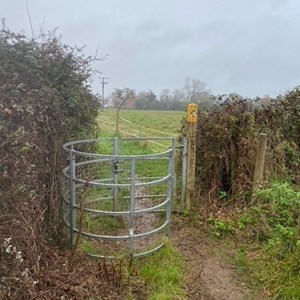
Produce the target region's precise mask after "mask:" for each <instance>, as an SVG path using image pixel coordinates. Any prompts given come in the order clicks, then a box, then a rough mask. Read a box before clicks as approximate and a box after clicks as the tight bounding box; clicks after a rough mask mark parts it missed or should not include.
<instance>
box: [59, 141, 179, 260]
mask: <svg viewBox="0 0 300 300" xmlns="http://www.w3.org/2000/svg"><path fill="white" fill-rule="evenodd" d="M150 142H154V143H158V142H159V143H162V144H164V145H165V147H166V151H164V152H161V153H149V147H147V144H149V143H150ZM174 143H175V141H174V139H173V138H151V139H149V138H139V139H134V138H126V139H121V138H108V139H94V140H81V141H74V142H69V143H66V144H64V146H63V148H64V150H65V151H67V153H68V157H69V164H68V166H67V167H65V169H64V171H63V195H64V202H63V214H64V221H65V223H66V224H67V226H68V227H69V230H70V242H71V246H72V247H73V246H74V244H75V242H76V239H78V241H77V243H76V244H78V247H79V248H80V249H82V250H83V251H84V252H86V253H87V254H89V255H91V256H93V257H99V258H101V257H108V258H114V257H119V256H122V255H127V256H128V255H129V256H130V257H143V256H146V255H148V254H151V253H153V252H155V251H157V250H159V249H160V248H161V247H162V246H163V245H164V242H165V239H166V237H167V236H168V233H169V230H170V218H171V205H172V204H171V203H172V196H173V192H174V184H175V179H174V177H175V163H174V160H175V146H174ZM141 151H143V154H142V155H140V154H139V155H135V154H134V153H140V152H141Z"/></svg>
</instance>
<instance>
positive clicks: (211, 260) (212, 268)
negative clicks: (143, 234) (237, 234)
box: [171, 218, 254, 300]
mask: <svg viewBox="0 0 300 300" xmlns="http://www.w3.org/2000/svg"><path fill="white" fill-rule="evenodd" d="M191 224H193V222H192V221H190V220H188V219H184V220H182V218H174V219H173V225H172V226H173V228H172V236H171V239H172V242H173V244H174V245H175V247H177V248H178V250H179V251H180V252H181V253H182V255H183V256H184V259H185V262H186V265H187V268H188V271H187V272H186V274H187V275H186V279H185V283H184V284H185V291H186V294H187V298H188V299H192V300H242V299H244V300H246V299H248V300H249V299H254V298H253V297H251V293H250V291H249V290H248V289H247V287H246V285H245V283H243V282H242V281H241V279H240V277H239V275H238V274H237V270H236V269H235V268H234V266H232V265H231V264H230V262H229V258H230V256H232V255H234V253H232V252H230V251H232V250H227V249H226V247H223V246H222V244H217V243H216V242H213V241H212V240H211V239H210V238H209V237H208V236H207V235H206V234H205V233H204V230H203V229H202V230H201V228H195V227H192V225H191ZM226 257H227V258H228V259H226Z"/></svg>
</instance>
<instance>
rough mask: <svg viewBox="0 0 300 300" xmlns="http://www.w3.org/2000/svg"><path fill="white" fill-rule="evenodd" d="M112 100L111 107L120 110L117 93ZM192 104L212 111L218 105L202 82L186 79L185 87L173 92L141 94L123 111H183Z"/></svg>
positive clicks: (124, 105) (124, 107)
mask: <svg viewBox="0 0 300 300" xmlns="http://www.w3.org/2000/svg"><path fill="white" fill-rule="evenodd" d="M110 98H111V101H110V105H111V106H114V107H116V108H118V107H119V102H120V99H119V98H118V97H116V94H115V92H114V93H113V94H112V95H111V97H110ZM191 102H194V103H198V104H200V105H201V107H202V109H203V110H210V109H211V108H212V107H213V106H214V105H215V104H216V103H217V97H215V96H214V95H212V94H211V92H210V90H208V89H207V88H206V84H205V83H203V82H202V81H200V80H198V79H191V78H186V80H185V83H184V85H183V87H182V88H181V89H176V90H174V91H173V92H171V91H170V90H169V89H164V90H163V91H162V92H161V93H160V95H159V96H157V95H156V94H155V93H154V92H153V91H151V90H149V91H142V92H139V93H137V94H136V95H135V96H134V97H132V98H131V99H128V101H126V103H124V104H123V109H137V110H175V111H176V110H177V111H181V110H184V109H185V107H186V105H187V103H191Z"/></svg>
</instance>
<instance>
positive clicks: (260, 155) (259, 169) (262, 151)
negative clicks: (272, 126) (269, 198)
mask: <svg viewBox="0 0 300 300" xmlns="http://www.w3.org/2000/svg"><path fill="white" fill-rule="evenodd" d="M266 151H267V135H266V134H265V133H261V134H260V135H259V141H258V147H257V155H256V162H255V170H254V179H253V188H252V192H255V190H256V189H257V188H258V187H259V185H260V184H261V182H262V180H263V175H264V166H265V157H266Z"/></svg>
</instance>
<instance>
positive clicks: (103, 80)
mask: <svg viewBox="0 0 300 300" xmlns="http://www.w3.org/2000/svg"><path fill="white" fill-rule="evenodd" d="M100 79H102V81H101V85H102V103H101V104H102V110H103V108H104V85H105V84H107V81H105V80H107V79H108V77H100Z"/></svg>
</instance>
